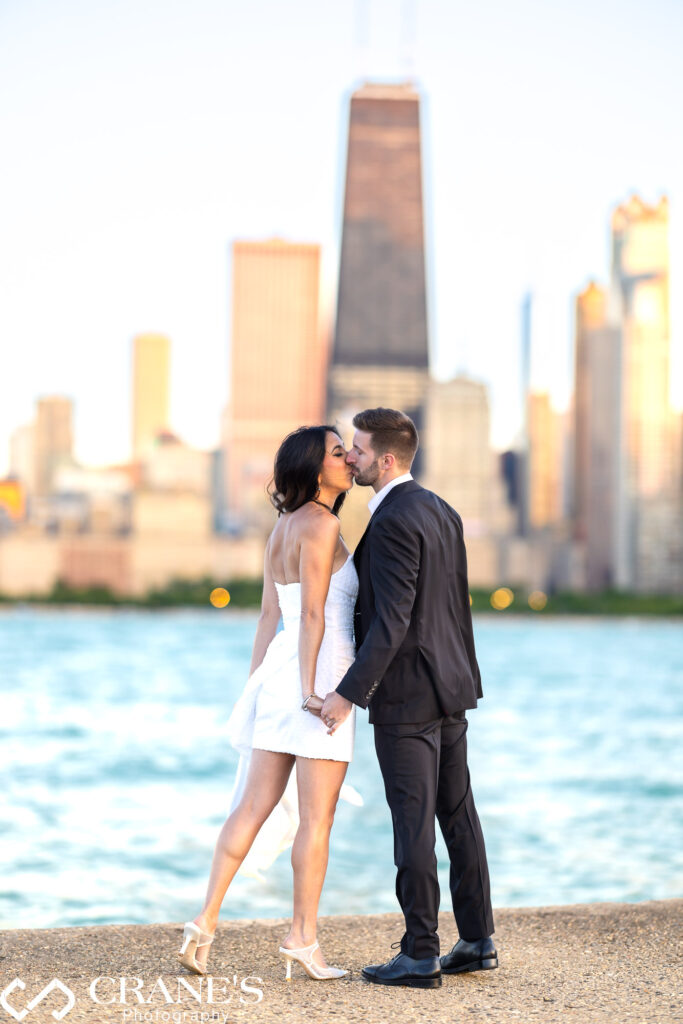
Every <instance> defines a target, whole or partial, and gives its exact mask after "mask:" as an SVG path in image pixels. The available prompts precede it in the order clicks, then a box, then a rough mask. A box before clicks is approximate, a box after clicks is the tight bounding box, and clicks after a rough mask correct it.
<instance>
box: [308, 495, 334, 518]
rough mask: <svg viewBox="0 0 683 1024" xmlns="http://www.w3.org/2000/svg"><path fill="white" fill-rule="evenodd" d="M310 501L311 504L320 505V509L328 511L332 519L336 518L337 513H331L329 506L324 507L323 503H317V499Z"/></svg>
mask: <svg viewBox="0 0 683 1024" xmlns="http://www.w3.org/2000/svg"><path fill="white" fill-rule="evenodd" d="M311 501H312V502H313V503H314V504H315V505H320V507H321V508H325V509H327V511H328V512H329V513H330V515H332V516H334V517H335V518H336V516H337V513H336V512H333V511H332V509H331V508H330V506H329V505H326V504H325V502H324V501H318V499H317V498H311Z"/></svg>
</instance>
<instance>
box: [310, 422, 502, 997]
mask: <svg viewBox="0 0 683 1024" xmlns="http://www.w3.org/2000/svg"><path fill="white" fill-rule="evenodd" d="M353 425H354V427H355V428H356V433H355V435H354V438H353V447H352V449H351V451H350V452H349V453H348V456H347V462H348V464H349V465H350V466H351V467H352V470H353V474H354V478H355V481H356V483H357V484H360V485H361V486H363V485H365V486H371V487H372V488H373V490H374V491H375V495H374V497H373V498H372V499H371V501H370V504H369V508H370V512H371V519H370V522H369V524H368V527H367V529H366V531H365V533H364V535H363V537H362V539H361V541H360V543H359V545H358V547H357V549H356V552H355V555H354V560H355V564H356V569H357V571H358V577H359V593H358V602H357V605H356V613H355V615H356V618H355V630H356V642H357V646H358V651H357V655H356V660H355V661H354V663H353V665H352V666H351V667H350V668H349V670H348V672H347V673H346V675H345V676H344V678H343V679H342V680H341V682H340V683H339V685H338V687H337V689H336V691H333V692H332V693H330V694H328V696H327V697H326V699H325V702H324V704H323V707H322V711H321V717H322V718H323V721H325V722H326V724H327V726H328V729H329V731H330V732H334V730H335V729H336V728H337V727H338V726H339V724H340V723H341V722H342V721H344V719H345V718H346V716H347V715H348V714H349V713H350V711H351V706H352V704H357V705H358V706H359V707H362V708H367V707H369V709H370V722H371V723H372V725H373V726H374V730H375V749H376V751H377V757H378V760H379V764H380V768H381V771H382V777H383V779H384V787H385V792H386V798H387V803H388V804H389V807H390V809H391V816H392V820H393V826H394V862H395V864H396V867H397V869H398V872H397V876H396V895H397V897H398V901H399V903H400V905H401V909H402V911H403V915H404V917H405V933H404V935H403V938H402V939H401V944H400V945H401V952H400V953H399V954H398V955H397V956H395V957H394V958H393V959H392V960H389V961H388V962H387V963H384V964H378V965H375V966H371V967H365V968H363V975H364V977H365V978H366V979H367V980H368V981H371V982H374V983H376V984H379V985H410V986H414V987H421V988H435V987H437V986H439V985H441V975H442V973H446V974H457V973H460V972H463V971H477V970H488V969H491V968H494V967H497V966H498V958H497V954H496V949H495V946H494V944H493V940H492V939H491V937H490V936H491V934H492V933H493V931H494V926H493V913H492V909H491V897H490V885H489V873H488V866H487V862H486V851H485V847H484V837H483V835H482V831H481V826H480V824H479V818H478V816H477V812H476V809H475V806H474V799H473V796H472V790H471V789H470V778H469V771H468V768H467V744H466V732H467V720H466V717H465V711H466V710H467V709H468V708H474V707H476V706H477V698H478V697H481V696H482V690H481V681H480V674H479V667H478V665H477V659H476V655H475V650H474V639H473V634H472V616H471V612H470V603H469V589H468V583H467V563H466V556H465V545H464V541H463V533H462V521H461V519H460V516H459V515H458V513H457V512H455V511H454V510H453V509H452V508H451V507H450V505H448V504H447V503H446V502H445V501H443V500H442V499H441V498H439V497H438V496H437V495H436V494H433V493H432V492H431V491H428V490H426V489H425V488H423V487H420V486H419V484H417V483H416V482H415V481H414V480H413V478H412V476H411V475H410V467H411V465H412V462H413V459H414V457H415V453H416V451H417V447H418V437H417V430H416V429H415V424H414V423H413V421H412V420H411V419H410V418H409V417H408V416H406V415H405V414H404V413H402V412H397V411H396V410H394V409H381V408H380V409H367V410H366V411H365V412H361V413H358V414H357V415H356V416H355V417H354V419H353ZM435 817H436V818H438V820H439V825H440V827H441V831H442V833H443V837H444V839H445V842H446V846H447V848H448V855H449V858H450V862H451V870H450V889H451V896H452V901H453V913H454V915H455V920H456V924H457V926H458V932H459V935H460V939H459V941H458V942H457V943H456V944H455V946H454V947H453V948H452V950H451V951H450V953H448V954H447V955H446V956H443V957H441V958H440V959H439V938H438V934H437V928H438V910H439V884H438V878H437V870H436V855H435V852H434V846H435V841H436V833H435Z"/></svg>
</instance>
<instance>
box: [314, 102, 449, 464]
mask: <svg viewBox="0 0 683 1024" xmlns="http://www.w3.org/2000/svg"><path fill="white" fill-rule="evenodd" d="M420 144H421V142H420V98H419V95H418V94H417V92H415V90H414V89H413V87H412V86H411V85H407V84H406V85H365V86H363V88H361V89H359V90H358V91H357V92H354V94H353V95H352V97H351V109H350V117H349V136H348V152H347V160H346V189H345V198H344V223H343V230H342V246H341V260H340V269H339V291H338V296H337V319H336V329H335V336H334V351H333V357H332V365H331V367H330V373H329V379H328V387H329V395H328V408H329V410H330V417H331V419H332V422H334V421H335V420H336V419H339V421H340V422H341V423H342V424H348V423H349V421H350V420H351V418H352V416H353V414H354V413H355V412H357V411H358V410H359V409H363V408H368V407H371V406H378V405H384V406H390V407H393V408H398V409H402V410H403V411H404V412H407V413H408V414H409V415H410V416H411V417H412V418H413V419H414V420H415V423H416V425H417V428H418V430H420V429H421V427H422V426H423V421H424V403H425V397H426V389H427V379H428V364H429V351H428V338H427V313H426V286H425V260H424V222H423V202H422V168H421V159H420ZM415 469H416V472H418V473H419V471H420V462H419V458H418V461H417V463H416V467H415Z"/></svg>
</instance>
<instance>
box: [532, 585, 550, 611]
mask: <svg viewBox="0 0 683 1024" xmlns="http://www.w3.org/2000/svg"><path fill="white" fill-rule="evenodd" d="M547 603H548V595H547V594H544V593H543V591H542V590H532V592H531V593H530V594H529V607H530V608H531V609H532V610H533V611H535V612H542V611H543V609H544V608H545V606H546V605H547Z"/></svg>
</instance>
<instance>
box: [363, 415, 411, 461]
mask: <svg viewBox="0 0 683 1024" xmlns="http://www.w3.org/2000/svg"><path fill="white" fill-rule="evenodd" d="M353 425H354V427H355V428H356V430H362V431H364V433H366V434H370V446H371V447H372V450H373V451H374V453H375V455H378V456H379V455H387V454H391V455H393V456H394V457H395V459H396V461H397V462H398V464H399V466H401V467H403V466H405V468H406V469H410V466H411V465H412V461H413V459H414V458H415V452H416V451H417V446H418V444H419V438H418V436H417V428H416V427H415V424H414V423H413V421H412V420H411V418H410V416H406V414H405V413H404V412H399V410H398V409H382V408H381V407H380V408H378V409H364V410H363V412H357V413H356V415H355V416H354V417H353Z"/></svg>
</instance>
